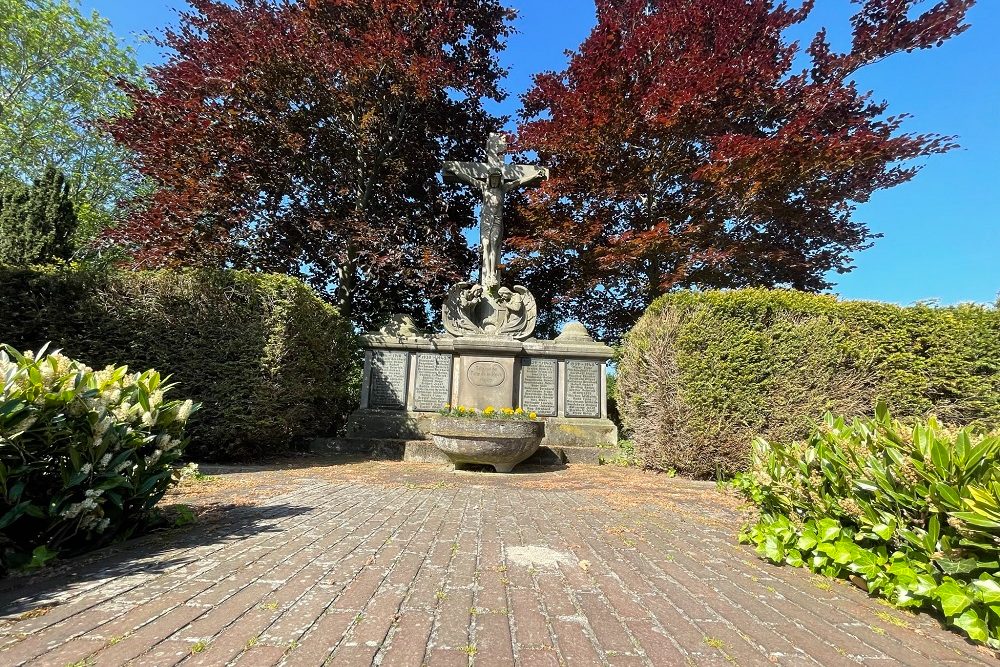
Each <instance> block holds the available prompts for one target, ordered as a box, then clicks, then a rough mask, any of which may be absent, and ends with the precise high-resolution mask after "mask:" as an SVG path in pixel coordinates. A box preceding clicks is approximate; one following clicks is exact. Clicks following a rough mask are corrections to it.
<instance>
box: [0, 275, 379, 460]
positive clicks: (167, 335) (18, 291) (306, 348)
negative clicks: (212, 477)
mask: <svg viewBox="0 0 1000 667" xmlns="http://www.w3.org/2000/svg"><path fill="white" fill-rule="evenodd" d="M0 303H2V304H3V305H4V313H3V316H2V317H0V340H4V341H6V342H8V343H10V344H12V345H14V346H16V347H20V348H21V349H32V348H34V349H37V348H38V347H40V346H41V345H44V344H45V343H47V342H51V343H52V344H53V345H54V346H57V347H59V348H61V349H63V350H64V351H65V352H66V353H67V354H69V355H70V356H72V357H73V358H76V359H81V360H82V361H84V362H86V363H88V364H90V365H92V366H94V367H103V366H104V365H107V364H109V363H125V364H128V365H130V366H132V367H133V368H149V367H152V368H158V369H160V370H161V371H163V372H164V373H169V374H170V376H171V378H172V379H173V380H174V381H175V382H177V383H179V384H180V385H182V386H183V387H184V388H185V391H186V392H187V393H188V395H189V396H191V398H193V399H194V400H195V401H197V402H199V403H201V404H202V410H201V413H200V414H199V415H198V419H197V421H196V422H194V423H193V424H192V425H191V427H190V429H189V435H190V438H191V445H190V447H189V448H188V450H187V454H188V455H189V456H192V457H197V458H201V459H206V460H253V459H258V458H260V457H262V456H267V455H273V454H278V453H281V452H283V451H287V450H288V449H289V448H290V447H292V446H293V445H295V444H296V443H299V442H302V441H304V440H305V439H306V438H310V437H314V436H321V435H330V434H334V433H336V431H337V429H338V428H339V427H340V426H341V425H342V424H343V423H344V422H345V421H346V418H347V415H348V414H349V412H350V410H351V409H352V408H353V407H354V405H355V402H356V400H357V399H356V396H357V394H358V387H359V384H360V371H359V370H358V368H359V364H358V357H359V355H358V347H357V345H356V341H355V338H354V335H353V332H352V329H351V325H350V323H349V322H348V321H347V320H346V319H344V318H342V317H341V316H340V315H339V314H338V312H337V311H336V310H335V309H334V308H332V307H331V306H329V305H328V304H326V303H324V302H323V301H322V300H320V299H319V298H318V297H317V296H316V295H315V293H313V292H312V290H310V289H309V288H308V287H306V286H305V285H304V284H302V283H301V282H300V281H297V280H295V279H293V278H289V277H287V276H276V275H268V274H254V273H248V272H242V271H210V270H161V271H139V272H134V271H100V272H97V271H89V270H83V269H74V268H51V267H50V268H32V269H16V268H8V269H0Z"/></svg>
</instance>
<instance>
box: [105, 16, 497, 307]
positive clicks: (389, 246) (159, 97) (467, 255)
mask: <svg viewBox="0 0 1000 667" xmlns="http://www.w3.org/2000/svg"><path fill="white" fill-rule="evenodd" d="M190 2H191V5H192V9H191V10H189V11H186V12H184V13H182V14H181V20H180V24H179V27H177V28H176V29H172V30H169V31H167V32H166V34H165V36H164V38H163V40H162V45H163V46H165V47H167V48H168V49H169V50H170V53H171V55H170V57H169V59H168V60H167V61H166V63H165V64H163V65H160V66H157V67H153V68H151V69H150V71H149V75H150V81H151V86H150V87H149V88H143V87H135V86H131V87H128V92H129V94H130V95H131V97H132V100H133V102H134V107H135V113H134V114H133V115H131V116H130V117H128V118H122V119H120V120H118V121H117V122H116V123H115V124H114V125H113V126H112V128H111V131H112V133H113V135H114V136H115V138H116V139H117V140H118V141H119V142H121V143H122V144H123V145H125V146H126V147H128V148H129V149H131V150H132V151H133V152H134V154H135V155H136V156H137V157H136V160H137V165H136V166H137V167H138V169H139V170H140V171H141V172H142V173H143V174H144V175H145V176H147V177H148V178H149V179H150V180H151V182H152V183H153V185H154V186H155V187H156V191H155V194H154V195H153V196H152V198H151V200H149V201H148V202H145V203H140V205H139V207H138V209H137V210H136V211H135V212H134V213H131V214H130V215H128V217H127V219H126V220H125V222H124V223H123V224H121V225H119V226H118V227H117V228H116V229H114V230H113V231H112V232H111V241H114V242H116V243H118V244H119V245H121V246H123V247H124V248H125V249H126V250H127V251H128V252H129V256H130V257H132V258H133V260H132V261H133V262H134V264H135V265H136V266H141V267H146V266H177V265H198V266H215V267H236V268H245V269H249V270H256V271H270V272H281V273H288V274H291V275H295V276H299V277H302V278H303V279H305V280H306V281H308V282H309V283H311V284H312V285H313V286H314V287H316V288H317V289H318V290H320V291H321V292H322V293H325V294H327V295H328V297H329V298H330V299H331V301H333V302H334V303H335V304H336V305H338V306H339V307H340V308H341V310H342V312H343V313H345V314H346V315H348V316H350V317H353V318H354V320H355V322H357V323H358V324H359V325H361V326H370V325H371V324H373V323H378V322H379V321H380V320H384V318H385V317H386V316H387V315H388V314H390V313H393V312H410V313H411V314H413V315H415V316H417V317H418V318H421V319H422V316H423V315H424V313H425V304H426V301H427V299H428V298H440V296H441V295H442V294H443V292H444V291H445V288H446V287H447V286H448V285H449V284H450V283H452V282H454V281H455V280H457V279H460V278H464V277H465V276H467V275H468V272H469V270H470V267H471V263H472V259H473V257H472V253H471V252H470V250H469V248H468V246H467V243H466V241H465V238H464V237H463V236H462V230H463V228H465V227H468V226H470V225H471V224H472V223H473V221H474V219H473V216H472V212H473V206H474V201H473V199H472V195H471V193H469V192H464V191H463V190H461V189H458V188H446V189H445V188H439V186H438V183H439V181H438V179H437V173H438V171H439V170H440V166H441V162H442V161H443V160H445V159H449V158H460V159H468V158H469V157H470V156H473V155H476V154H477V153H481V152H482V150H483V146H484V145H485V138H486V135H487V133H488V132H489V131H490V130H492V129H494V128H495V127H497V125H498V123H499V121H498V119H496V118H494V117H492V116H491V115H489V114H488V113H486V112H485V111H484V109H483V106H482V104H481V101H482V100H483V99H485V98H492V99H501V98H502V97H503V94H502V92H501V91H500V89H499V87H498V81H499V80H500V78H502V76H503V75H504V70H503V69H502V68H501V67H500V66H499V64H498V61H497V58H496V54H497V52H498V51H499V50H501V49H502V48H503V46H504V42H505V39H506V37H507V35H508V34H509V33H510V30H511V29H510V21H511V20H512V18H513V13H512V12H511V10H509V9H507V8H505V7H504V6H503V5H502V4H500V2H499V0H236V1H235V2H223V1H221V0H190Z"/></svg>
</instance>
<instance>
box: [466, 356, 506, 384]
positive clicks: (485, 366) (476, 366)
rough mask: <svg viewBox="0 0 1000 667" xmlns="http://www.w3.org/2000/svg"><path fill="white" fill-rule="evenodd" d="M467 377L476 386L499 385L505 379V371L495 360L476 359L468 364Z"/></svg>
mask: <svg viewBox="0 0 1000 667" xmlns="http://www.w3.org/2000/svg"><path fill="white" fill-rule="evenodd" d="M468 377H469V382H471V383H472V384H474V385H476V386H477V387H499V386H500V385H502V384H503V383H504V380H506V379H507V373H506V371H504V369H503V366H501V365H500V364H498V363H497V362H495V361H476V362H473V363H472V365H471V366H469V375H468Z"/></svg>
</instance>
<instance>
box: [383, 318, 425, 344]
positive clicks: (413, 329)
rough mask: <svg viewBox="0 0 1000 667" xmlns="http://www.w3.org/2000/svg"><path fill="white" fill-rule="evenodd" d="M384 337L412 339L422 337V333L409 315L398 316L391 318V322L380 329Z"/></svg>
mask: <svg viewBox="0 0 1000 667" xmlns="http://www.w3.org/2000/svg"><path fill="white" fill-rule="evenodd" d="M379 333H380V334H382V335H383V336H396V337H399V338H412V337H414V336H420V335H421V331H420V328H419V327H418V326H417V323H416V322H415V321H414V320H413V318H412V317H410V316H409V315H404V314H396V315H393V316H392V317H391V318H389V321H388V322H387V323H386V324H385V326H383V327H382V328H381V329H379Z"/></svg>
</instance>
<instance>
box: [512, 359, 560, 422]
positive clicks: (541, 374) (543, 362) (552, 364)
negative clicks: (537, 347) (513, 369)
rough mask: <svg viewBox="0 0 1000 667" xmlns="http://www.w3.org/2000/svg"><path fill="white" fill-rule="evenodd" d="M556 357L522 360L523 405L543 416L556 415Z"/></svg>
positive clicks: (525, 408) (526, 409) (528, 410)
mask: <svg viewBox="0 0 1000 667" xmlns="http://www.w3.org/2000/svg"><path fill="white" fill-rule="evenodd" d="M556 373H557V362H556V360H555V359H537V358H536V359H522V360H521V407H522V408H524V410H525V411H526V412H535V413H538V414H539V415H541V416H543V417H555V416H556Z"/></svg>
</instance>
